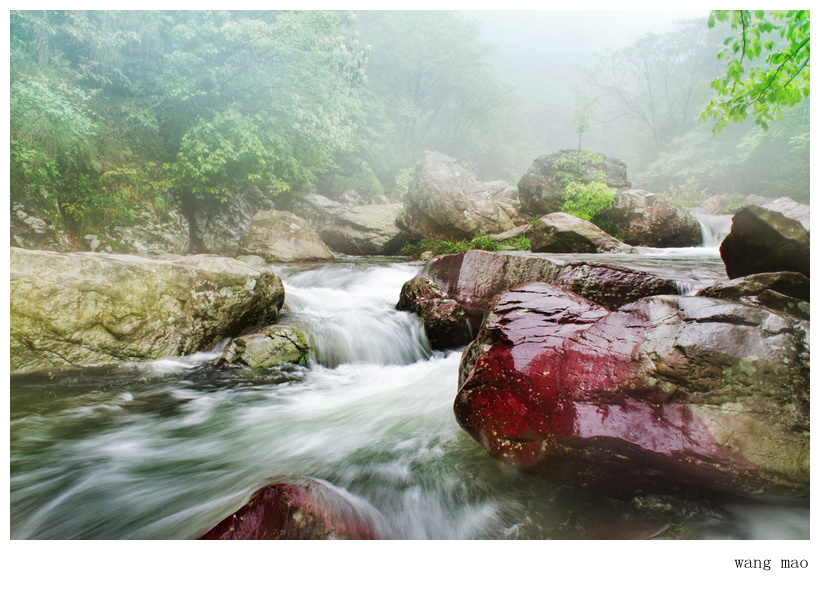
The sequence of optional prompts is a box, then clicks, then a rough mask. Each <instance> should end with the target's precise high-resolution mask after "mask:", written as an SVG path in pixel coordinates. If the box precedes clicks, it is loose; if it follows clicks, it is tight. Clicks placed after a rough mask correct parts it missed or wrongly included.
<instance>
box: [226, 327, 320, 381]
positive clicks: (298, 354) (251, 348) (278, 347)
mask: <svg viewBox="0 0 820 590" xmlns="http://www.w3.org/2000/svg"><path fill="white" fill-rule="evenodd" d="M309 354H310V344H309V343H308V338H307V336H306V335H305V334H304V333H303V332H302V331H300V330H299V329H298V328H297V327H296V326H292V325H287V324H277V325H274V326H266V327H264V328H259V329H258V330H254V331H253V332H250V333H247V334H243V335H242V336H238V337H237V338H234V339H233V340H232V341H231V343H230V344H229V345H228V347H227V348H226V349H225V352H224V353H223V354H222V359H223V360H224V361H225V362H228V363H239V364H243V365H247V366H248V367H250V368H251V369H254V370H256V369H267V368H270V367H278V366H281V365H284V364H287V363H292V364H299V365H304V364H306V363H307V358H308V355H309Z"/></svg>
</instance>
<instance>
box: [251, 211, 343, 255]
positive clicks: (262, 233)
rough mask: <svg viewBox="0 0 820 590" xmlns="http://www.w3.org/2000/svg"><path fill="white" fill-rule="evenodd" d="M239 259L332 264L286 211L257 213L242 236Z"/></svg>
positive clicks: (307, 227)
mask: <svg viewBox="0 0 820 590" xmlns="http://www.w3.org/2000/svg"><path fill="white" fill-rule="evenodd" d="M239 254H240V255H243V256H244V255H255V256H262V257H263V258H265V259H272V260H273V261H274V262H277V263H278V262H315V261H323V260H333V253H332V252H331V251H330V250H329V249H328V247H327V246H326V245H325V243H324V242H323V241H322V239H321V238H320V237H319V236H318V234H317V233H316V232H315V231H313V229H311V227H310V225H308V223H307V222H306V221H305V220H304V219H302V218H301V217H297V216H296V215H294V214H293V213H290V212H289V211H272V210H270V211H259V212H258V213H257V214H256V215H254V216H253V219H252V220H251V223H250V225H248V229H247V230H245V233H244V235H243V236H242V241H241V242H240V247H239Z"/></svg>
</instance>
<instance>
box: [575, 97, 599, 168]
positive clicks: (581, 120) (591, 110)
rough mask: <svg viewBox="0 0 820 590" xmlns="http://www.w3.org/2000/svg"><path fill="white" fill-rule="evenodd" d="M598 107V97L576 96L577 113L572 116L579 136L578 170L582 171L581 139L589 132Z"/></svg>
mask: <svg viewBox="0 0 820 590" xmlns="http://www.w3.org/2000/svg"><path fill="white" fill-rule="evenodd" d="M597 105H598V97H597V96H591V95H589V94H577V95H576V96H575V112H574V113H573V116H572V124H573V126H574V127H575V132H576V133H577V134H578V158H577V168H578V170H579V171H580V169H581V139H582V138H583V136H584V133H586V132H587V131H589V126H590V124H591V122H592V116H593V115H594V114H595V107H596V106H597Z"/></svg>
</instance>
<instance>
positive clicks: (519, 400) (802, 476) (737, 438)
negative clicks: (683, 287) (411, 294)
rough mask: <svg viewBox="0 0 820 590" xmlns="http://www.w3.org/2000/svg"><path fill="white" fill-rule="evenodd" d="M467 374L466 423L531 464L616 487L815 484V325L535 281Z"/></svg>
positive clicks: (491, 321) (492, 331) (502, 453)
mask: <svg viewBox="0 0 820 590" xmlns="http://www.w3.org/2000/svg"><path fill="white" fill-rule="evenodd" d="M460 371H461V381H462V384H461V387H460V390H459V393H458V396H457V398H456V401H455V405H454V410H455V414H456V418H457V420H458V422H459V424H460V425H461V426H462V427H463V428H464V429H465V430H467V432H469V433H470V434H471V435H472V436H473V437H474V438H475V439H476V440H477V441H479V442H480V443H481V444H482V446H484V448H485V449H487V451H488V452H489V453H490V454H491V455H492V456H494V457H496V458H497V459H500V460H502V461H504V462H507V463H510V464H512V465H515V466H517V467H519V468H522V469H530V470H536V471H539V472H541V473H544V474H546V475H548V476H549V477H550V478H552V479H554V480H556V481H561V482H566V483H569V484H571V485H574V486H579V487H584V488H588V489H593V490H598V491H602V492H604V493H608V494H613V495H632V494H634V493H636V491H637V490H643V491H644V492H647V491H649V492H659V493H669V492H675V493H676V492H679V491H681V490H685V489H699V490H702V489H706V490H717V491H720V492H729V493H734V494H744V495H754V496H756V495H772V496H778V495H796V496H807V495H808V490H809V465H810V462H809V324H808V322H805V321H801V320H799V319H796V318H792V317H789V316H786V315H782V314H778V313H773V312H771V311H768V310H766V309H763V308H760V307H753V306H750V305H744V304H742V303H734V302H725V301H719V300H715V299H707V298H702V297H680V296H655V297H647V298H644V299H641V300H639V301H636V302H635V303H631V304H629V305H625V306H623V307H621V308H619V309H617V310H615V311H609V310H607V309H605V308H603V307H601V306H599V305H596V304H595V303H593V302H591V301H589V300H587V299H584V298H582V297H579V296H578V295H575V294H573V293H568V292H566V291H564V290H562V289H559V288H557V287H556V286H553V285H547V284H541V283H533V284H529V285H524V286H521V287H519V288H516V289H512V290H510V291H508V292H506V293H503V294H502V295H501V296H500V297H499V298H498V301H497V303H496V304H495V306H494V307H493V308H492V310H491V311H490V312H489V313H488V316H487V318H486V320H485V322H484V324H483V325H482V328H481V332H480V333H479V335H478V337H477V338H476V340H475V341H474V342H473V343H472V344H471V345H470V347H469V348H468V349H467V350H466V351H465V353H464V356H463V357H462V366H461V369H460Z"/></svg>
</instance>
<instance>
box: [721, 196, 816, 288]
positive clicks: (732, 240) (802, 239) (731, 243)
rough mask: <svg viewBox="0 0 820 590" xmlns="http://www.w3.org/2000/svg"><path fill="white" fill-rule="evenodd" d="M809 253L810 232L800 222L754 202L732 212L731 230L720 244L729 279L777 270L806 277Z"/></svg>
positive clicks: (808, 271) (807, 274)
mask: <svg viewBox="0 0 820 590" xmlns="http://www.w3.org/2000/svg"><path fill="white" fill-rule="evenodd" d="M809 254H810V243H809V232H808V231H807V230H806V228H805V227H804V226H803V224H802V223H800V222H799V221H796V220H794V219H789V218H788V217H786V216H785V215H783V214H782V213H779V212H776V211H770V210H768V209H764V208H762V207H758V206H756V205H749V206H747V207H743V208H742V209H740V210H739V211H738V212H737V213H735V215H734V217H733V218H732V231H731V232H729V235H728V236H726V238H725V239H724V240H723V243H722V244H721V245H720V257H721V258H722V259H723V262H724V264H725V265H726V274H727V275H728V276H729V278H730V279H734V278H737V277H742V276H746V275H752V274H759V273H768V272H779V271H792V272H799V273H803V274H804V275H806V276H807V277H808V276H809V273H810V265H809Z"/></svg>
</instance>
